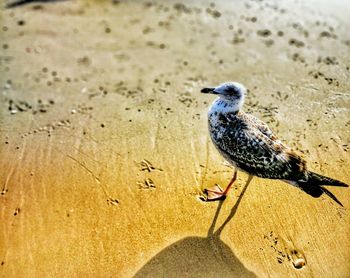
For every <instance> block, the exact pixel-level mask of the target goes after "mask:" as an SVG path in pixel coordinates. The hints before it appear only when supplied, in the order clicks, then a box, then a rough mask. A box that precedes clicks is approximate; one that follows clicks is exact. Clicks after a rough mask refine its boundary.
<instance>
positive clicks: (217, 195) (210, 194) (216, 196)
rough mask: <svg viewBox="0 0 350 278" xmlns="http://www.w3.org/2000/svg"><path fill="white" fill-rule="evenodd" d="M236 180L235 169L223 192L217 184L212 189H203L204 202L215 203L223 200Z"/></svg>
mask: <svg viewBox="0 0 350 278" xmlns="http://www.w3.org/2000/svg"><path fill="white" fill-rule="evenodd" d="M236 178H237V169H235V172H234V174H233V177H232V179H231V181H230V182H229V184H228V185H227V186H226V189H225V190H223V189H222V188H221V186H220V185H218V184H215V185H214V187H213V188H210V189H205V190H204V192H205V193H206V194H207V199H206V201H216V200H222V199H225V198H226V195H227V193H228V192H229V190H230V189H231V186H232V184H233V183H234V182H235V180H236Z"/></svg>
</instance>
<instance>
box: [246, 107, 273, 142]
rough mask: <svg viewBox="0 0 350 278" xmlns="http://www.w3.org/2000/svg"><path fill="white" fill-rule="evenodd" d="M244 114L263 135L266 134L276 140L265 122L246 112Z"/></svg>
mask: <svg viewBox="0 0 350 278" xmlns="http://www.w3.org/2000/svg"><path fill="white" fill-rule="evenodd" d="M244 116H245V117H246V118H247V120H248V121H250V123H251V124H252V125H254V127H256V128H257V129H259V130H260V131H261V132H262V133H263V134H264V135H266V136H267V137H269V138H270V139H272V140H278V138H277V136H276V135H275V134H274V133H273V132H272V130H271V129H270V127H269V126H268V125H267V124H266V123H264V122H263V121H262V120H260V119H259V118H257V117H255V116H253V115H251V114H247V113H244Z"/></svg>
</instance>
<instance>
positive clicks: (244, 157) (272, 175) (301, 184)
mask: <svg viewBox="0 0 350 278" xmlns="http://www.w3.org/2000/svg"><path fill="white" fill-rule="evenodd" d="M201 92H202V93H206V94H214V95H217V96H218V98H217V99H216V100H215V101H214V102H213V104H212V105H211V107H210V109H209V112H208V122H209V133H210V137H211V139H212V141H213V143H214V145H215V147H216V148H217V149H218V151H219V152H220V154H221V155H222V156H223V157H224V158H225V159H226V160H227V161H228V162H229V163H230V164H231V165H233V166H234V167H235V171H234V174H233V178H232V179H231V181H230V183H229V184H228V185H227V187H226V189H225V190H223V189H222V188H221V187H220V186H219V185H215V187H214V188H212V189H206V193H207V201H213V200H218V199H223V198H225V197H226V194H227V193H228V191H229V190H230V187H231V186H232V184H233V182H234V181H235V180H236V177H237V169H239V170H241V171H244V172H246V173H248V174H249V179H248V182H247V183H249V182H250V181H251V179H252V178H253V176H258V177H260V178H267V179H280V180H283V181H285V182H287V183H289V184H292V185H294V186H297V187H298V188H300V189H301V190H303V191H304V192H306V193H307V194H309V195H311V196H313V197H320V196H321V195H322V194H323V193H326V194H327V195H328V196H329V197H331V198H332V199H333V200H334V201H336V202H337V203H338V204H340V205H341V206H342V204H341V203H340V202H339V201H338V199H337V198H336V197H335V196H334V195H333V194H332V193H331V192H330V191H328V190H327V189H326V188H324V187H322V185H330V186H342V187H348V185H347V184H345V183H343V182H340V181H337V180H334V179H332V178H328V177H325V176H322V175H320V174H316V173H313V172H311V171H308V170H307V168H306V162H305V160H303V159H302V158H301V157H300V156H299V155H298V154H297V153H295V152H294V151H293V150H292V149H291V148H289V147H288V146H287V145H285V144H283V143H282V142H281V141H280V140H278V138H277V137H276V136H275V135H274V134H273V133H272V131H271V130H270V128H269V127H268V126H267V124H265V123H264V122H263V121H261V120H259V119H258V118H256V117H254V116H253V115H250V114H246V113H244V112H243V111H241V110H240V109H241V107H242V105H243V103H244V97H245V94H246V88H245V87H244V86H243V85H242V84H239V83H237V82H226V83H223V84H221V85H219V86H218V87H216V88H204V89H202V90H201Z"/></svg>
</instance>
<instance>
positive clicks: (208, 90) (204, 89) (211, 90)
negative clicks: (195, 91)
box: [201, 88, 216, 94]
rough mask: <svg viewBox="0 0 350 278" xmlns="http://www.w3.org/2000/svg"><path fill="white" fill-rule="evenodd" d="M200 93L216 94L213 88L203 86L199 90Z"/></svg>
mask: <svg viewBox="0 0 350 278" xmlns="http://www.w3.org/2000/svg"><path fill="white" fill-rule="evenodd" d="M201 93H203V94H216V92H215V88H203V89H202V90H201Z"/></svg>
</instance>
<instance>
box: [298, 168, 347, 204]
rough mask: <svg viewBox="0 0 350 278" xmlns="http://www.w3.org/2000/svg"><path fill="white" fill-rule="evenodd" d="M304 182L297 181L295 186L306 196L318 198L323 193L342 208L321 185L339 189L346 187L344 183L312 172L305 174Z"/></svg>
mask: <svg viewBox="0 0 350 278" xmlns="http://www.w3.org/2000/svg"><path fill="white" fill-rule="evenodd" d="M306 177H307V179H306V180H299V181H297V182H296V183H297V186H298V187H299V188H300V189H302V190H303V191H305V192H306V193H307V194H309V195H311V196H312V197H315V198H318V197H320V196H321V195H322V194H323V193H325V194H326V195H328V196H329V197H330V198H331V199H332V200H334V201H335V202H336V203H338V204H339V205H341V206H343V204H342V203H341V202H340V201H339V200H338V199H337V197H335V196H334V195H333V193H331V192H330V191H329V190H327V189H326V188H324V187H322V186H321V185H329V186H340V187H348V186H349V185H347V184H346V183H343V182H341V181H338V180H335V179H332V178H329V177H326V176H322V175H320V174H316V173H313V172H310V171H308V172H307V173H306Z"/></svg>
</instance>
